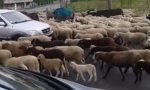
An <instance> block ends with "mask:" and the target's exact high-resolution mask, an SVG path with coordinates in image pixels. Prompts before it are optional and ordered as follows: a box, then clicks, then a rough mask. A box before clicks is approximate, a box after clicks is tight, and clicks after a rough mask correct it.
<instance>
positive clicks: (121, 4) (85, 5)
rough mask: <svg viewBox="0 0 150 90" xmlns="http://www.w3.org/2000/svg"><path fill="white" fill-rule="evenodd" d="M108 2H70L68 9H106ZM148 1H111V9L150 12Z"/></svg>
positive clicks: (104, 0)
mask: <svg viewBox="0 0 150 90" xmlns="http://www.w3.org/2000/svg"><path fill="white" fill-rule="evenodd" d="M107 1H108V0H71V4H69V5H67V7H68V8H71V9H73V10H74V11H85V10H87V9H95V8H97V9H100V10H102V9H107V8H108V5H107ZM149 4H150V0H112V8H122V9H123V8H126V9H134V10H135V12H136V13H139V14H140V13H147V12H150V5H149Z"/></svg>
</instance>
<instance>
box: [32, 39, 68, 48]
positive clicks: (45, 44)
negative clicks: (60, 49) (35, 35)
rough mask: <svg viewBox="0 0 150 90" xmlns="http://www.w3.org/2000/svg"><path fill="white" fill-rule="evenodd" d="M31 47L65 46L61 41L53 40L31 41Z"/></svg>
mask: <svg viewBox="0 0 150 90" xmlns="http://www.w3.org/2000/svg"><path fill="white" fill-rule="evenodd" d="M31 44H32V45H33V46H42V47H43V48H48V47H54V46H64V45H66V44H65V43H64V41H62V40H54V41H40V40H38V39H33V40H32V41H31Z"/></svg>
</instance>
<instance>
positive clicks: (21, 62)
mask: <svg viewBox="0 0 150 90" xmlns="http://www.w3.org/2000/svg"><path fill="white" fill-rule="evenodd" d="M4 66H5V67H15V68H21V69H25V70H30V71H34V72H40V71H39V62H38V59H37V58H36V57H35V56H32V55H26V56H20V57H12V58H9V59H7V60H6V62H5V63H4Z"/></svg>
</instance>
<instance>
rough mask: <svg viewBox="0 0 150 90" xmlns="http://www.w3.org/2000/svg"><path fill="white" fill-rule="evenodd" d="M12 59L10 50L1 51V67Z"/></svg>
mask: <svg viewBox="0 0 150 90" xmlns="http://www.w3.org/2000/svg"><path fill="white" fill-rule="evenodd" d="M11 57H12V54H11V52H10V51H9V50H4V49H1V50H0V65H4V63H5V62H6V60H7V59H8V58H11Z"/></svg>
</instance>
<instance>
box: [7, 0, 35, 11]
mask: <svg viewBox="0 0 150 90" xmlns="http://www.w3.org/2000/svg"><path fill="white" fill-rule="evenodd" d="M32 3H33V0H4V8H6V9H15V10H17V9H23V8H28V7H30V6H32Z"/></svg>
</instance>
